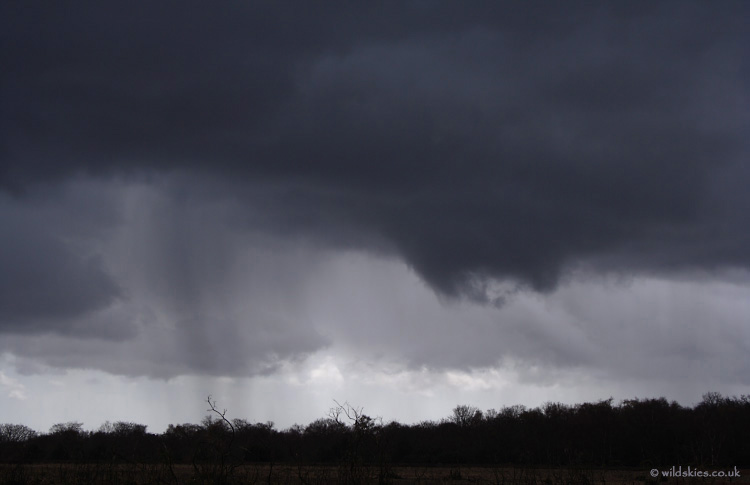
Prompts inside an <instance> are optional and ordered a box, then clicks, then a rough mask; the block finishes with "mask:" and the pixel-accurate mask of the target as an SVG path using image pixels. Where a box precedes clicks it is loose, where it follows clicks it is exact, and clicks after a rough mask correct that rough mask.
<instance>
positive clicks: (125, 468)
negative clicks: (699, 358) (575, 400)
mask: <svg viewBox="0 0 750 485" xmlns="http://www.w3.org/2000/svg"><path fill="white" fill-rule="evenodd" d="M0 483H2V484H18V485H21V484H39V485H42V484H45V485H47V484H50V485H51V484H60V485H64V484H92V485H95V484H121V485H141V484H144V485H145V484H172V485H180V484H241V483H242V484H301V485H324V484H334V485H338V484H341V485H343V484H351V485H354V484H363V485H364V484H368V485H369V484H388V483H391V484H394V485H399V484H403V485H412V484H415V485H417V484H419V485H440V484H461V483H467V484H468V483H471V484H479V485H485V484H486V485H500V484H506V485H511V484H519V485H520V484H525V485H532V484H534V485H536V484H539V485H546V484H549V485H558V484H559V485H563V484H598V483H600V484H641V483H679V484H689V483H750V470H748V469H745V470H740V477H739V478H731V479H730V478H720V477H705V478H699V477H679V478H678V477H662V476H659V477H656V478H653V477H651V475H650V471H649V470H601V469H585V468H582V469H547V468H522V467H478V466H475V467H472V466H462V467H458V466H455V467H450V466H431V467H425V466H395V467H389V468H387V469H381V468H378V467H374V466H368V467H364V466H361V467H345V466H340V467H334V466H313V465H299V466H291V465H271V464H259V465H246V466H239V467H236V468H231V469H230V468H227V467H221V466H218V465H215V464H213V465H205V466H201V465H174V466H171V467H170V466H169V465H167V464H163V463H160V464H128V465H122V464H119V465H108V464H45V465H0Z"/></svg>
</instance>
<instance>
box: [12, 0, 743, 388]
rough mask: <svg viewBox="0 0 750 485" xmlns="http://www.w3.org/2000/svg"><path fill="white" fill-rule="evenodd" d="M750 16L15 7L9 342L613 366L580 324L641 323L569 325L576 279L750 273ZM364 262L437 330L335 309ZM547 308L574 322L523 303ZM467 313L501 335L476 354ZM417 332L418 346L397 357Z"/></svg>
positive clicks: (116, 365)
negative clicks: (341, 267)
mask: <svg viewBox="0 0 750 485" xmlns="http://www.w3.org/2000/svg"><path fill="white" fill-rule="evenodd" d="M748 13H749V12H748V6H747V4H746V3H744V2H724V3H723V4H722V5H721V6H720V7H716V6H713V5H707V4H704V3H698V2H660V3H658V4H651V3H638V2H635V3H634V2H629V3H627V4H625V3H623V4H608V5H591V4H587V3H577V2H573V3H570V2H568V3H566V4H565V5H564V6H563V5H558V4H554V3H549V4H537V5H525V4H524V5H518V6H512V5H511V6H509V5H504V6H503V5H496V4H493V3H477V4H472V5H463V4H457V3H453V2H434V3H431V4H423V3H420V2H398V3H388V4H382V5H380V6H379V7H378V8H377V9H374V8H372V7H369V6H361V5H352V4H341V5H333V4H330V5H328V6H325V7H323V6H318V5H315V6H313V5H310V6H303V5H297V6H295V8H294V9H291V8H289V7H288V6H286V5H283V4H279V3H268V4H263V3H261V4H231V5H229V4H226V5H211V6H207V5H202V4H200V3H197V2H180V3H179V4H178V3H174V4H170V3H169V2H166V3H160V4H159V5H153V4H142V5H131V6H128V8H127V9H124V8H118V7H115V6H112V5H105V4H101V3H98V2H80V3H78V4H77V5H76V7H75V8H72V7H69V6H66V5H54V6H49V5H45V6H44V7H41V6H39V5H36V4H34V3H29V2H24V3H5V4H3V5H2V6H0V31H1V32H2V34H0V35H1V36H2V42H3V45H4V46H5V47H4V49H3V52H2V53H1V54H0V56H1V57H0V60H2V64H3V66H4V70H3V71H4V72H3V74H2V81H3V82H2V83H1V84H0V97H1V99H2V105H3V109H2V110H0V132H2V135H1V136H2V145H1V146H0V222H2V224H3V227H4V231H3V238H2V241H0V248H1V249H2V251H1V252H0V290H1V291H0V331H1V332H3V334H7V335H8V336H9V337H12V339H11V340H4V344H0V346H2V347H3V348H4V349H5V350H7V351H12V352H15V353H19V354H25V355H30V356H35V357H38V358H42V356H44V357H43V359H46V361H47V362H48V363H49V364H50V365H53V366H61V367H64V366H73V367H86V366H87V365H95V366H97V367H99V368H102V369H106V370H109V371H111V372H116V373H123V374H143V375H153V376H161V377H164V376H171V375H177V374H180V373H182V372H192V373H208V374H215V375H225V374H241V373H264V372H266V373H268V372H273V371H274V369H276V368H277V367H276V366H278V365H280V364H279V363H280V362H282V361H285V360H290V359H291V360H294V359H299V358H303V357H304V356H306V355H309V354H311V353H314V352H318V351H321V350H323V349H328V348H334V347H335V348H339V349H343V348H346V347H347V346H352V348H359V349H364V348H370V347H368V346H370V345H372V346H373V347H372V348H380V349H381V353H382V355H383V356H387V358H388V359H394V360H397V361H402V362H405V363H406V365H409V366H413V367H419V366H420V365H428V366H431V367H436V368H441V367H444V366H448V367H459V368H470V367H483V366H491V365H494V364H496V363H497V362H498V359H497V358H496V356H495V354H493V352H496V353H497V354H502V355H506V354H507V355H514V352H520V351H519V350H518V349H524V351H523V352H520V353H519V355H518V357H520V355H521V354H523V355H525V356H526V358H527V359H528V360H534V359H535V358H536V356H539V358H540V359H542V361H543V362H544V364H545V365H567V366H573V367H574V366H578V365H581V366H591V367H596V366H597V365H598V363H599V362H600V361H601V359H603V356H602V355H601V354H598V353H597V352H596V351H595V350H592V349H591V348H586V349H584V348H582V347H581V346H582V345H583V344H582V343H575V342H572V341H568V340H566V339H567V338H568V337H565V336H564V335H563V334H562V333H559V332H560V330H558V329H559V328H562V327H566V326H567V327H566V328H568V327H569V328H568V330H569V331H570V332H571V334H576V333H580V334H581V335H582V336H583V335H585V336H587V337H586V338H589V339H594V340H596V339H595V336H596V335H599V336H600V337H601V335H600V334H598V333H597V329H598V328H608V329H611V328H619V327H617V326H618V325H620V323H618V322H617V321H616V319H612V318H604V316H603V315H602V314H598V313H597V314H596V316H592V315H588V314H586V312H583V313H581V312H571V313H570V314H568V315H567V318H564V319H563V322H564V323H551V322H553V321H558V320H557V319H558V316H559V315H558V313H557V312H558V311H563V310H562V309H563V308H565V304H564V301H566V300H567V299H570V300H571V301H579V300H580V299H586V298H588V297H587V296H585V294H584V293H586V292H589V291H590V292H594V293H595V292H596V290H595V288H593V287H591V288H590V287H587V286H585V285H584V286H580V285H582V284H583V283H581V281H588V280H586V279H587V278H593V279H596V278H600V277H601V278H607V277H611V276H612V275H616V276H617V277H621V278H634V279H635V280H636V281H639V282H643V281H647V282H650V281H656V280H658V279H659V278H663V279H664V281H667V280H672V281H673V280H675V279H682V280H684V281H688V282H691V281H696V278H706V279H707V280H708V281H709V282H711V284H722V281H727V278H728V276H727V274H728V272H730V271H734V272H735V274H736V273H737V272H739V273H740V274H741V273H742V271H744V270H747V269H748V267H749V266H750V253H748V251H747V247H748V244H750V229H748V228H750V221H749V220H748V214H750V195H748V191H747V190H746V187H747V186H748V183H750V168H749V167H748V165H747V162H746V160H747V158H748V155H750V150H748V142H747V136H746V133H747V132H748V129H749V128H750V114H749V113H750V112H748V110H747V109H746V108H745V107H746V106H747V105H748V104H749V102H750V100H749V99H748V87H749V86H748V79H750V75H749V74H750V73H748V72H747V63H746V62H745V59H746V58H747V54H748V48H747V46H748V45H750V39H749V38H748V33H747V29H746V26H745V25H744V22H743V19H744V18H747V14H748ZM30 25H33V26H34V28H33V29H30V28H29V26H30ZM350 254H358V255H366V254H369V255H375V256H373V257H374V259H373V260H372V261H380V260H381V259H382V261H385V262H386V263H383V264H394V265H396V266H397V267H399V268H400V269H399V270H394V271H395V272H394V273H393V274H390V276H388V277H387V278H386V276H382V278H384V279H383V281H386V280H387V281H394V282H395V281H407V280H408V278H411V277H413V276H414V275H416V277H417V278H416V279H415V280H408V281H410V283H409V284H410V285H411V284H413V283H414V281H422V282H424V283H425V284H426V285H427V286H428V287H429V289H430V291H428V292H424V293H420V292H416V293H413V296H414V297H415V298H416V299H417V300H419V301H421V302H422V303H423V307H420V309H417V307H416V306H413V307H412V306H409V305H407V304H406V303H404V305H405V306H404V311H405V312H407V313H412V314H413V319H412V321H413V322H415V323H414V327H413V329H412V330H410V328H411V327H409V325H408V321H404V320H402V319H400V318H399V316H398V315H394V314H392V313H390V310H389V311H386V310H384V309H383V308H385V307H388V306H390V305H391V303H388V302H387V301H391V300H387V301H380V300H378V298H380V297H379V296H373V299H372V300H370V299H369V297H368V298H364V297H363V300H362V301H361V302H360V303H361V304H362V305H364V306H365V307H367V306H368V305H375V306H374V307H373V308H372V311H370V312H365V314H364V316H363V317H362V319H361V320H359V322H360V323H357V321H358V320H357V318H355V317H356V315H357V314H358V313H360V312H362V310H358V309H357V308H356V305H354V304H353V303H351V301H350V300H349V299H348V298H349V297H348V296H347V295H348V293H347V291H345V290H346V288H342V289H340V291H339V292H336V291H333V290H330V291H329V290H328V289H326V288H327V287H326V285H328V284H332V283H330V280H326V279H325V278H323V277H322V276H321V275H326V274H329V273H328V272H330V271H332V270H331V268H335V267H336V265H337V264H341V263H340V261H349V260H348V259H346V258H348V257H349V256H346V255H350ZM342 255H343V256H342ZM363 257H364V256H363ZM340 258H344V259H340ZM351 264H352V265H351V266H347V268H348V269H347V270H346V271H351V272H352V274H356V275H357V279H356V282H352V283H350V284H349V285H348V286H351V287H355V286H358V285H364V286H365V287H366V282H367V281H368V278H369V277H370V276H368V274H369V269H363V268H370V267H369V266H367V265H365V266H364V267H363V268H360V267H359V266H358V264H359V263H351ZM368 264H370V263H368ZM372 264H373V265H374V266H373V268H377V267H378V266H377V264H379V263H372ZM398 265H403V267H402V266H398ZM410 271H413V273H410ZM321 278H323V279H321ZM388 278H392V280H389V279H388ZM702 281H704V280H702ZM644 284H646V283H644ZM648 284H652V283H648ZM648 284H647V286H648ZM653 284H656V283H653ZM391 285H392V286H398V285H397V284H395V283H388V284H384V286H382V287H381V286H378V290H377V292H376V295H381V294H382V295H387V294H389V290H388V289H387V287H388V286H391ZM576 285H579V286H576ZM571 288H573V289H571ZM582 288H585V291H584V290H583V289H582ZM410 291H411V290H410ZM414 291H417V290H414ZM634 291H636V290H634ZM685 291H687V290H685ZM576 292H579V293H578V294H575V293H576ZM689 293H690V294H693V293H696V294H697V293H699V291H698V290H690V291H689ZM407 294H412V293H409V292H407ZM535 294H539V295H544V298H549V300H547V301H550V302H555V303H550V304H552V305H553V306H555V311H554V312H552V313H550V314H545V313H544V312H542V313H538V312H537V310H532V309H531V308H532V307H533V305H531V306H528V308H526V310H522V309H521V308H522V307H523V305H524V304H525V303H524V302H527V301H528V300H526V299H528V298H532V299H533V298H536V297H537V296H529V295H535ZM311 295H317V297H315V298H314V297H312V296H311ZM430 295H431V296H430ZM392 296H393V297H394V298H396V296H397V295H392ZM446 297H447V298H446ZM432 298H434V300H432ZM540 298H541V296H540ZM602 298H603V300H606V298H604V297H602ZM613 298H614V297H613ZM623 298H625V300H623V301H628V302H631V301H635V300H637V297H636V296H633V295H631V296H630V297H628V298H633V299H634V300H628V299H627V298H626V297H623ZM446 301H451V302H452V303H451V305H453V306H451V305H445V302H446ZM607 301H609V300H607ZM316 302H317V303H316ZM320 302H327V303H325V305H324V304H322V303H320ZM374 302H377V304H376V303H374ZM490 302H505V306H504V307H500V308H498V307H496V306H493V305H483V304H486V303H490ZM476 303H480V305H476ZM628 304H630V303H628ZM326 305H327V307H326ZM623 305H624V304H623ZM625 306H627V305H625ZM323 307H325V308H323ZM732 308H734V307H732ZM601 311H602V313H606V312H605V311H604V310H601ZM622 311H623V312H625V309H623V310H622ZM739 311H744V310H742V309H740V310H739ZM380 312H384V313H383V314H382V318H380V319H377V320H376V319H374V315H380ZM717 312H718V313H721V311H719V310H717ZM625 313H627V312H625ZM677 313H679V312H677ZM677 313H675V314H674V315H672V317H674V318H676V319H680V318H681V316H680V315H681V314H679V315H678V314H677ZM368 315H369V316H368ZM628 315H630V314H628ZM733 315H735V316H734V317H733V316H730V315H727V317H726V321H725V323H726V325H727V328H729V329H734V328H735V324H736V321H735V320H736V318H737V317H736V315H737V314H733ZM463 318H467V321H469V322H471V323H470V324H467V325H469V327H470V328H472V329H473V330H472V332H474V333H475V335H481V336H483V337H482V339H478V338H477V337H472V338H467V339H466V340H464V341H462V340H461V339H460V335H456V334H455V332H456V331H457V330H456V329H457V328H460V327H461V326H460V324H459V323H456V322H459V321H461V320H462V319H463ZM623 318H625V320H623V321H626V322H630V323H624V324H623V325H631V324H633V325H635V323H633V322H636V321H637V320H638V319H637V318H635V317H633V319H634V320H632V321H631V320H628V318H630V317H627V318H626V317H623ZM643 318H644V319H647V318H648V317H646V316H643ZM688 320H690V319H688ZM690 321H691V322H693V323H692V325H696V328H698V327H699V326H700V325H705V323H699V322H697V321H693V320H690ZM344 322H346V323H344ZM384 322H400V324H399V325H395V324H393V323H384ZM498 322H501V323H498ZM508 322H511V323H508ZM576 322H578V323H576ZM580 322H588V323H586V324H581V323H580ZM577 325H582V326H577ZM430 326H432V327H430ZM365 328H366V329H382V332H381V333H380V334H378V331H379V330H378V331H374V332H375V333H374V334H372V335H369V336H368V334H367V331H366V330H362V329H365ZM428 328H433V330H428ZM434 328H440V329H441V331H440V332H435V331H434ZM409 331H412V332H413V335H412V336H411V337H410V339H411V340H409V341H410V342H411V341H418V342H421V344H416V345H414V346H405V347H402V346H400V345H398V342H401V341H400V340H399V337H398V335H400V334H399V332H409ZM734 331H735V330H728V332H729V333H730V334H731V333H732V332H734ZM495 332H498V333H495ZM623 332H625V331H624V330H623ZM40 334H45V335H49V336H51V337H50V339H48V340H45V341H44V342H38V341H35V340H34V337H35V336H37V335H40ZM566 335H567V334H566ZM614 335H620V334H619V333H617V332H615V333H614ZM627 335H630V334H627V332H625V333H623V334H622V336H623V337H626V336H627ZM685 335H693V334H690V333H689V332H688V333H687V334H685ZM420 336H426V337H424V338H423V337H420ZM448 336H451V337H450V341H452V342H456V343H455V344H454V345H455V346H456V348H454V349H452V351H451V352H442V353H441V352H439V351H438V350H436V349H439V348H441V346H444V342H447V341H449V339H448ZM365 337H367V338H365ZM693 337H695V338H692V337H690V338H688V337H685V338H686V339H687V340H686V342H685V343H684V345H685V348H686V349H687V348H688V347H691V346H696V352H698V350H697V349H698V347H697V344H696V342H697V340H698V334H697V333H696V334H694V335H693ZM79 338H80V339H82V338H85V339H88V340H87V341H84V340H79ZM602 338H604V337H602ZM360 339H361V340H360ZM414 339H416V340H414ZM456 339H457V340H456ZM498 339H500V340H502V339H506V340H507V342H508V343H507V345H501V346H500V348H498V349H495V350H493V349H491V348H489V347H487V348H485V347H484V345H490V344H489V342H495V341H497V340H498ZM537 339H539V340H538V342H539V343H535V342H537ZM393 340H396V342H397V343H396V344H395V345H394V344H393V342H392V341H393ZM87 342H88V343H87ZM91 342H96V343H95V346H94V347H90V348H92V349H93V348H96V350H91V351H90V352H86V353H82V352H81V349H82V348H84V347H85V346H86V345H94V344H92V343H91ZM123 342H130V344H129V345H130V346H128V345H125V346H123V347H117V345H119V344H121V343H123ZM551 342H556V343H551ZM740 342H744V340H742V339H741V340H740ZM592 345H594V348H596V346H597V345H599V346H601V348H604V349H611V348H613V345H615V342H613V341H609V340H607V339H604V341H594V342H592ZM639 345H640V344H639ZM643 345H646V346H647V343H643ZM743 345H744V344H743ZM337 346H338V347H337ZM118 348H121V349H123V350H119V351H118V350H117V349H118ZM388 348H392V349H395V350H392V352H393V353H392V354H389V351H388ZM740 348H746V347H742V346H740ZM128 349H129V350H128ZM686 352H687V350H686ZM717 352H718V350H717ZM133 356H136V357H135V358H134V357H133ZM371 357H372V358H373V359H375V358H378V356H377V355H376V354H375V353H373V354H372V356H371ZM92 362H95V364H92ZM680 362H681V361H680V360H679V359H678V360H676V361H670V362H669V363H665V364H664V365H666V366H667V367H669V368H672V366H675V367H674V369H678V368H679V365H680ZM717 365H718V364H717ZM621 368H623V369H630V370H631V371H632V372H633V373H638V372H640V371H639V370H638V369H637V368H635V367H633V368H630V367H628V366H627V365H625V364H623V365H622V367H621ZM740 370H742V369H740ZM716 372H718V371H716ZM733 372H734V371H733ZM712 375H713V374H712ZM733 375H734V374H733Z"/></svg>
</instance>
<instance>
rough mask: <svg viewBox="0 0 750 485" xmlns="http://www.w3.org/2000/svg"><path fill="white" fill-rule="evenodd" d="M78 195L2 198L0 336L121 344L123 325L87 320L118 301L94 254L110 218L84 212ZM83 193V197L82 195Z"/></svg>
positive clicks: (116, 291)
mask: <svg viewBox="0 0 750 485" xmlns="http://www.w3.org/2000/svg"><path fill="white" fill-rule="evenodd" d="M76 189H77V190H79V193H78V194H77V195H76V196H70V194H67V195H66V194H65V191H57V190H55V192H58V194H57V195H58V196H59V198H58V197H55V198H54V199H53V200H54V202H50V199H49V197H46V196H44V197H39V196H38V195H34V196H30V197H26V198H25V199H24V200H23V202H22V203H20V202H19V201H14V200H11V199H9V198H8V197H5V196H2V197H0V227H2V238H0V331H3V332H8V331H10V332H21V333H27V332H50V331H52V332H56V333H63V334H67V333H74V334H76V335H78V336H98V337H110V338H117V337H118V336H119V337H121V336H123V335H124V333H125V334H126V333H128V326H127V325H107V324H106V323H107V322H106V318H102V315H99V322H98V323H96V324H93V325H92V324H91V322H90V321H87V318H88V317H91V316H92V315H94V314H97V312H100V311H102V310H104V309H106V308H107V307H109V306H110V305H112V304H113V303H115V302H116V301H117V300H118V299H119V298H120V297H121V288H120V287H119V286H118V285H117V283H116V282H115V281H114V280H113V279H112V277H111V276H110V275H109V274H108V273H107V272H106V271H105V269H104V268H103V266H102V261H101V258H100V257H99V255H98V254H97V253H96V251H94V250H93V245H94V244H95V241H96V238H97V235H96V234H97V232H100V231H101V229H102V228H101V227H100V228H93V227H91V226H92V225H94V226H96V225H97V224H99V223H100V222H101V217H102V216H105V214H106V213H107V212H108V211H107V210H106V209H105V208H104V207H103V206H99V207H93V208H88V209H87V208H85V207H83V206H81V205H80V202H81V200H80V196H81V195H83V196H84V198H86V197H87V196H91V195H93V194H92V193H90V192H89V191H87V190H86V189H87V188H86V187H85V186H81V185H78V186H76ZM87 192H88V193H87Z"/></svg>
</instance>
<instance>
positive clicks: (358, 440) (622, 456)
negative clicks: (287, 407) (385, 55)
mask: <svg viewBox="0 0 750 485" xmlns="http://www.w3.org/2000/svg"><path fill="white" fill-rule="evenodd" d="M207 402H208V404H209V409H208V412H209V413H210V414H209V415H207V416H206V417H205V418H204V419H203V420H202V421H201V423H200V424H191V423H185V424H173V425H169V427H168V428H167V429H166V431H165V432H164V433H161V434H154V433H149V432H147V428H146V426H145V425H142V424H137V423H130V422H115V423H109V422H107V423H104V424H103V425H102V426H101V427H100V428H99V429H98V430H96V431H85V430H83V425H82V424H81V423H79V422H69V423H60V424H55V425H54V426H52V428H51V429H50V430H49V432H47V433H37V432H36V431H34V430H32V429H30V428H28V427H27V426H24V425H22V424H2V425H0V462H2V463H67V462H80V463H97V462H108V463H111V462H119V463H156V462H160V463H164V462H166V463H175V464H194V465H196V467H197V464H203V465H205V464H207V463H208V464H212V465H213V466H217V467H224V468H226V469H227V470H230V468H231V467H232V466H237V465H238V464H248V463H294V464H335V465H336V466H339V467H343V469H344V470H345V471H346V472H347V473H351V474H356V473H358V470H360V469H361V466H363V465H365V464H366V465H367V466H380V467H385V468H387V467H389V466H394V465H401V464H403V465H405V464H420V465H430V464H435V465H438V464H442V465H445V464H473V465H482V464H509V465H523V466H549V467H570V466H589V467H611V468H618V467H658V466H663V467H664V466H666V467H669V466H672V465H676V464H680V465H683V466H687V465H693V466H696V467H704V468H705V467H731V466H747V465H750V440H748V439H747V438H748V436H750V396H748V395H743V396H740V397H725V396H722V395H720V394H718V393H708V394H705V395H704V396H703V400H702V401H701V402H700V403H698V404H696V405H694V406H688V407H686V406H681V405H680V404H678V403H676V402H674V401H673V402H669V401H667V400H666V399H665V398H658V399H628V400H624V401H622V402H620V403H617V404H616V403H614V402H613V399H606V400H602V401H598V402H587V403H583V404H576V405H566V404H562V403H551V402H550V403H546V404H544V405H542V406H539V407H535V408H527V407H524V406H520V405H516V406H506V407H502V408H501V409H499V410H494V409H490V410H486V411H482V410H480V409H478V408H476V407H474V406H469V405H459V406H456V407H455V408H454V409H453V412H452V414H451V415H450V416H448V417H446V418H445V419H442V420H440V421H423V422H420V423H417V424H401V423H398V422H388V423H385V422H383V420H382V419H381V418H378V417H372V416H369V415H367V414H365V413H364V410H363V409H362V408H357V407H354V406H351V405H350V404H348V403H343V404H339V403H335V404H336V405H335V406H334V407H333V408H332V409H331V410H330V412H329V413H328V415H326V416H325V417H322V418H320V419H318V420H316V421H314V422H312V423H310V424H308V425H306V426H302V425H294V426H291V427H290V428H287V429H284V430H278V429H276V427H275V426H274V424H273V423H271V422H267V423H251V422H249V421H247V420H245V419H238V418H231V417H230V416H229V415H228V413H227V411H225V410H220V409H219V408H218V407H217V405H216V402H215V401H213V400H212V399H211V398H210V397H209V399H208V400H207ZM196 469H197V468H196ZM221 469H223V468H221Z"/></svg>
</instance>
